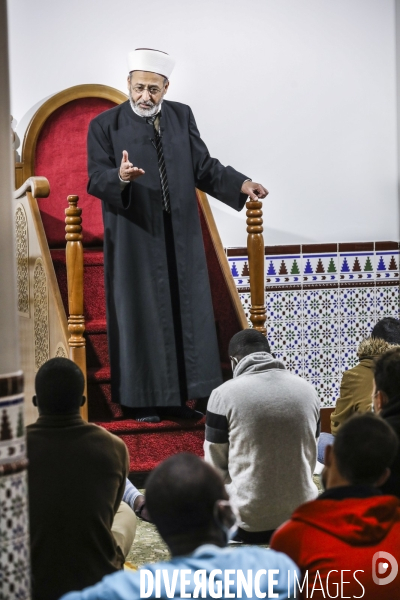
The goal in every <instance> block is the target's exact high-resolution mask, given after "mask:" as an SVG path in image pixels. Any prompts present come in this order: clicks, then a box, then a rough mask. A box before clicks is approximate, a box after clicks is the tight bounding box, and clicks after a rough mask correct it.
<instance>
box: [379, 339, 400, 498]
mask: <svg viewBox="0 0 400 600" xmlns="http://www.w3.org/2000/svg"><path fill="white" fill-rule="evenodd" d="M372 396H373V399H374V408H375V412H376V413H379V416H380V417H382V418H383V419H384V420H385V421H386V422H387V423H389V425H390V426H391V427H392V429H394V431H395V432H396V435H397V438H398V440H399V442H400V348H394V349H393V350H389V351H388V352H385V354H383V355H382V356H380V357H379V358H378V359H377V361H376V363H375V366H374V391H373V394H372ZM381 490H382V492H383V493H384V494H393V495H394V496H397V497H398V498H400V445H399V449H398V451H397V455H396V458H395V459H394V462H393V464H392V468H391V473H390V477H389V478H388V479H387V481H386V482H385V483H384V484H383V485H382V486H381Z"/></svg>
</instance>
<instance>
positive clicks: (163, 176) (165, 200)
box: [146, 114, 171, 213]
mask: <svg viewBox="0 0 400 600" xmlns="http://www.w3.org/2000/svg"><path fill="white" fill-rule="evenodd" d="M159 116H160V115H159V114H157V115H153V116H152V117H147V119H146V121H147V123H151V124H152V125H153V127H154V134H155V148H156V150H157V158H158V171H159V173H160V182H161V197H162V206H163V209H164V210H165V212H167V213H169V212H171V204H170V201H169V190H168V180H167V171H166V168H165V161H164V153H163V147H162V143H161V135H160V134H159V132H158V128H157V127H156V124H155V120H156V119H157V117H159Z"/></svg>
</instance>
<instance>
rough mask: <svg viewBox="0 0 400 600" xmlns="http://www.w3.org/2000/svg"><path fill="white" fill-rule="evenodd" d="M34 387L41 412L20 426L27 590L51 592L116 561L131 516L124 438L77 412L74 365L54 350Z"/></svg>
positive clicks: (48, 597)
mask: <svg viewBox="0 0 400 600" xmlns="http://www.w3.org/2000/svg"><path fill="white" fill-rule="evenodd" d="M35 387H36V396H35V397H34V398H33V403H34V404H35V406H37V407H38V409H39V418H38V420H37V421H36V423H33V424H32V425H29V426H28V427H27V430H26V431H27V446H28V459H29V469H28V482H29V520H30V536H31V555H32V589H33V592H32V598H33V599H34V600H56V599H58V598H59V597H60V596H61V595H62V594H64V593H65V592H68V591H69V590H73V589H82V588H83V587H85V586H87V585H92V584H94V583H96V582H97V581H99V580H100V579H101V578H102V577H104V575H107V574H108V573H113V572H114V571H117V570H119V569H122V567H123V564H124V561H125V556H126V554H127V553H128V551H129V549H130V547H131V545H132V542H133V538H134V535H135V529H136V517H135V515H134V513H133V511H132V510H131V508H129V506H128V505H127V504H125V503H121V499H122V495H123V493H124V490H125V485H126V476H127V474H128V469H129V460H128V451H127V449H126V446H125V444H124V443H123V442H122V440H120V439H118V438H117V437H116V436H114V435H112V434H110V433H108V432H107V431H105V430H104V429H102V428H101V427H98V426H97V425H93V424H90V423H86V422H85V421H83V419H82V417H81V416H80V414H79V409H80V407H81V406H82V405H83V404H84V402H85V397H84V396H83V395H82V394H83V390H84V377H83V374H82V371H81V370H80V369H79V367H78V366H77V365H76V364H75V363H73V362H72V361H70V360H68V359H66V358H53V359H51V360H49V361H48V362H46V363H45V364H44V365H43V366H42V367H41V368H40V369H39V371H38V373H37V375H36V380H35ZM139 500H140V497H139ZM142 500H143V497H142Z"/></svg>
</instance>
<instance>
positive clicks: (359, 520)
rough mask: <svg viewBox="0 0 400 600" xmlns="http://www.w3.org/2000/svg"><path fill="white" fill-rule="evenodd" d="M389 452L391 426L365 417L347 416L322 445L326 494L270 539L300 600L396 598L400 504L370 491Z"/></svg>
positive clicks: (383, 472)
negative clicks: (299, 579) (287, 561)
mask: <svg viewBox="0 0 400 600" xmlns="http://www.w3.org/2000/svg"><path fill="white" fill-rule="evenodd" d="M397 447H398V440H397V437H396V434H395V433H394V431H393V430H392V429H391V427H390V426H389V425H388V424H387V423H386V422H385V421H384V420H383V419H380V418H379V417H376V416H374V415H373V414H371V413H366V414H363V415H355V416H353V417H351V418H350V419H348V420H347V421H346V423H344V424H343V425H341V427H340V429H339V431H338V433H337V435H336V438H335V441H334V443H333V446H329V445H328V446H327V447H326V450H325V469H324V471H323V473H322V481H323V484H324V487H325V489H326V491H325V492H324V493H323V494H322V495H321V496H319V498H318V499H317V500H314V501H313V502H308V503H307V504H303V505H302V506H300V507H299V508H298V509H297V510H295V512H294V513H293V515H292V518H291V519H290V521H288V522H287V523H285V524H284V525H282V527H281V528H280V529H278V531H277V532H276V533H275V535H274V536H273V538H272V540H271V548H274V549H275V550H280V551H281V552H285V553H286V554H288V555H289V556H290V557H291V558H292V559H293V560H294V561H295V562H296V563H297V564H298V565H299V567H300V568H301V571H302V575H303V577H304V580H303V585H304V591H303V597H304V598H314V599H318V598H338V597H340V598H365V599H367V600H368V599H370V600H375V599H377V598H379V600H393V599H394V598H400V577H396V575H397V571H398V564H397V560H398V558H399V548H400V500H399V499H398V498H396V497H395V496H386V495H382V492H381V491H380V490H379V489H378V488H379V486H381V485H382V484H383V483H384V481H385V480H386V479H387V478H388V477H389V475H390V466H391V464H392V463H393V460H394V457H395V455H396V451H397ZM396 558H397V560H396ZM313 589H314V591H313ZM338 590H341V593H340V596H339V593H338Z"/></svg>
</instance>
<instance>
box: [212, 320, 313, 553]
mask: <svg viewBox="0 0 400 600" xmlns="http://www.w3.org/2000/svg"><path fill="white" fill-rule="evenodd" d="M229 355H230V358H231V362H232V369H233V379H232V380H230V381H227V382H225V383H223V384H222V385H221V386H219V387H218V388H216V389H215V390H214V391H213V392H212V394H211V396H210V400H209V402H208V407H207V420H206V440H205V443H204V451H205V459H206V461H207V462H209V463H210V464H212V465H214V466H215V467H217V468H218V469H219V470H220V471H221V472H222V475H223V478H224V482H225V486H226V489H227V491H228V494H229V496H230V498H231V501H232V504H233V505H234V506H236V508H237V509H238V511H239V513H240V528H239V533H238V536H237V541H243V542H245V543H250V544H251V543H253V544H267V543H269V540H270V537H271V535H272V533H273V532H274V531H275V529H276V528H277V527H279V525H281V524H282V523H283V522H284V521H286V520H287V519H289V518H290V516H291V514H292V512H293V511H294V509H296V508H297V507H298V506H299V505H300V504H302V503H304V502H307V501H308V500H313V499H314V498H315V497H316V496H317V494H318V490H317V487H316V485H315V484H314V482H313V479H312V475H313V472H314V467H315V464H316V459H317V442H316V438H317V437H318V435H319V422H320V421H319V420H320V415H319V399H318V396H317V393H316V391H315V389H314V388H313V387H312V385H310V384H309V383H308V382H307V381H305V380H304V379H301V378H300V377H298V376H297V375H293V374H292V373H290V372H289V371H287V370H286V369H285V366H284V364H283V363H282V362H281V361H280V360H277V359H275V358H274V357H273V356H272V354H271V351H270V347H269V344H268V341H267V339H266V338H265V337H264V336H263V334H262V333H260V332H259V331H256V330H254V329H246V330H244V331H241V332H239V333H237V334H236V335H234V336H233V338H232V339H231V341H230V344H229Z"/></svg>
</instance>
